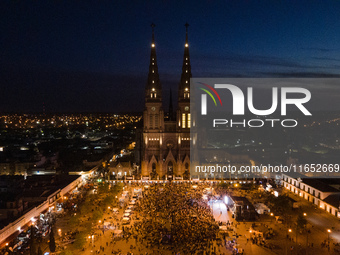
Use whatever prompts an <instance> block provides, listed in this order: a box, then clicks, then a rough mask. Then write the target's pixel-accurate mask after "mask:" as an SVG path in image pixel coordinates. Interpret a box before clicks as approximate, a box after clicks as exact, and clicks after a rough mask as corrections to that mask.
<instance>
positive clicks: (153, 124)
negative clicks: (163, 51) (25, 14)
mask: <svg viewBox="0 0 340 255" xmlns="http://www.w3.org/2000/svg"><path fill="white" fill-rule="evenodd" d="M188 26H189V25H188V24H185V27H186V39H185V44H184V56H183V66H182V75H181V80H180V82H179V85H178V102H177V111H176V114H174V113H173V110H172V102H171V101H170V107H169V114H165V112H164V108H163V101H162V85H161V82H160V79H159V74H158V67H157V57H156V43H155V38H154V27H155V25H154V24H152V25H151V27H152V42H151V55H150V65H149V74H148V80H147V84H146V87H145V109H144V113H143V134H142V146H141V148H142V149H141V174H142V176H144V177H146V176H148V177H150V178H151V179H157V178H159V179H179V178H181V177H185V176H189V172H190V170H189V169H190V127H191V116H190V78H191V76H192V75H191V66H190V56H189V42H188Z"/></svg>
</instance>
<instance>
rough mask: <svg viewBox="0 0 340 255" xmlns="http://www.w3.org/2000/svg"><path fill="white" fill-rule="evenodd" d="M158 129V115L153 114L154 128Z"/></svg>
mask: <svg viewBox="0 0 340 255" xmlns="http://www.w3.org/2000/svg"><path fill="white" fill-rule="evenodd" d="M157 127H158V114H155V128H157Z"/></svg>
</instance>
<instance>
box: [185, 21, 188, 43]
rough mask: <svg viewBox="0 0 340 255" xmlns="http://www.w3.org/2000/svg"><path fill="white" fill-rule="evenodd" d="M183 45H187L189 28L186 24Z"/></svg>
mask: <svg viewBox="0 0 340 255" xmlns="http://www.w3.org/2000/svg"><path fill="white" fill-rule="evenodd" d="M184 26H185V43H186V44H188V27H189V24H188V22H187V23H185V25H184Z"/></svg>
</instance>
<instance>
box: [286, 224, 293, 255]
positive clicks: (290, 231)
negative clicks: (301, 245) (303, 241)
mask: <svg viewBox="0 0 340 255" xmlns="http://www.w3.org/2000/svg"><path fill="white" fill-rule="evenodd" d="M289 233H292V229H291V228H289V229H288V235H287V236H288V238H289V239H290V235H289ZM286 242H287V238H286ZM289 244H290V245H289V246H290V254H292V252H293V251H292V247H291V242H289ZM287 246H288V245H286V254H287V253H288V247H287Z"/></svg>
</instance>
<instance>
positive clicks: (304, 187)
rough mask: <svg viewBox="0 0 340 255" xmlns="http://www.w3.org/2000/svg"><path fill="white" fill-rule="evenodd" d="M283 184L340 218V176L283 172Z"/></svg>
mask: <svg viewBox="0 0 340 255" xmlns="http://www.w3.org/2000/svg"><path fill="white" fill-rule="evenodd" d="M282 181H283V186H284V187H285V188H286V189H287V190H289V191H290V192H292V193H294V194H296V195H298V196H300V197H301V198H304V199H306V200H307V201H309V202H311V203H313V204H314V205H316V206H318V207H319V208H321V209H324V210H325V211H327V212H328V213H330V214H332V215H334V216H336V217H339V218H340V213H339V212H340V189H339V187H340V186H339V184H340V178H318V179H315V178H306V176H304V175H301V174H297V173H294V174H289V175H288V174H283V175H282Z"/></svg>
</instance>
